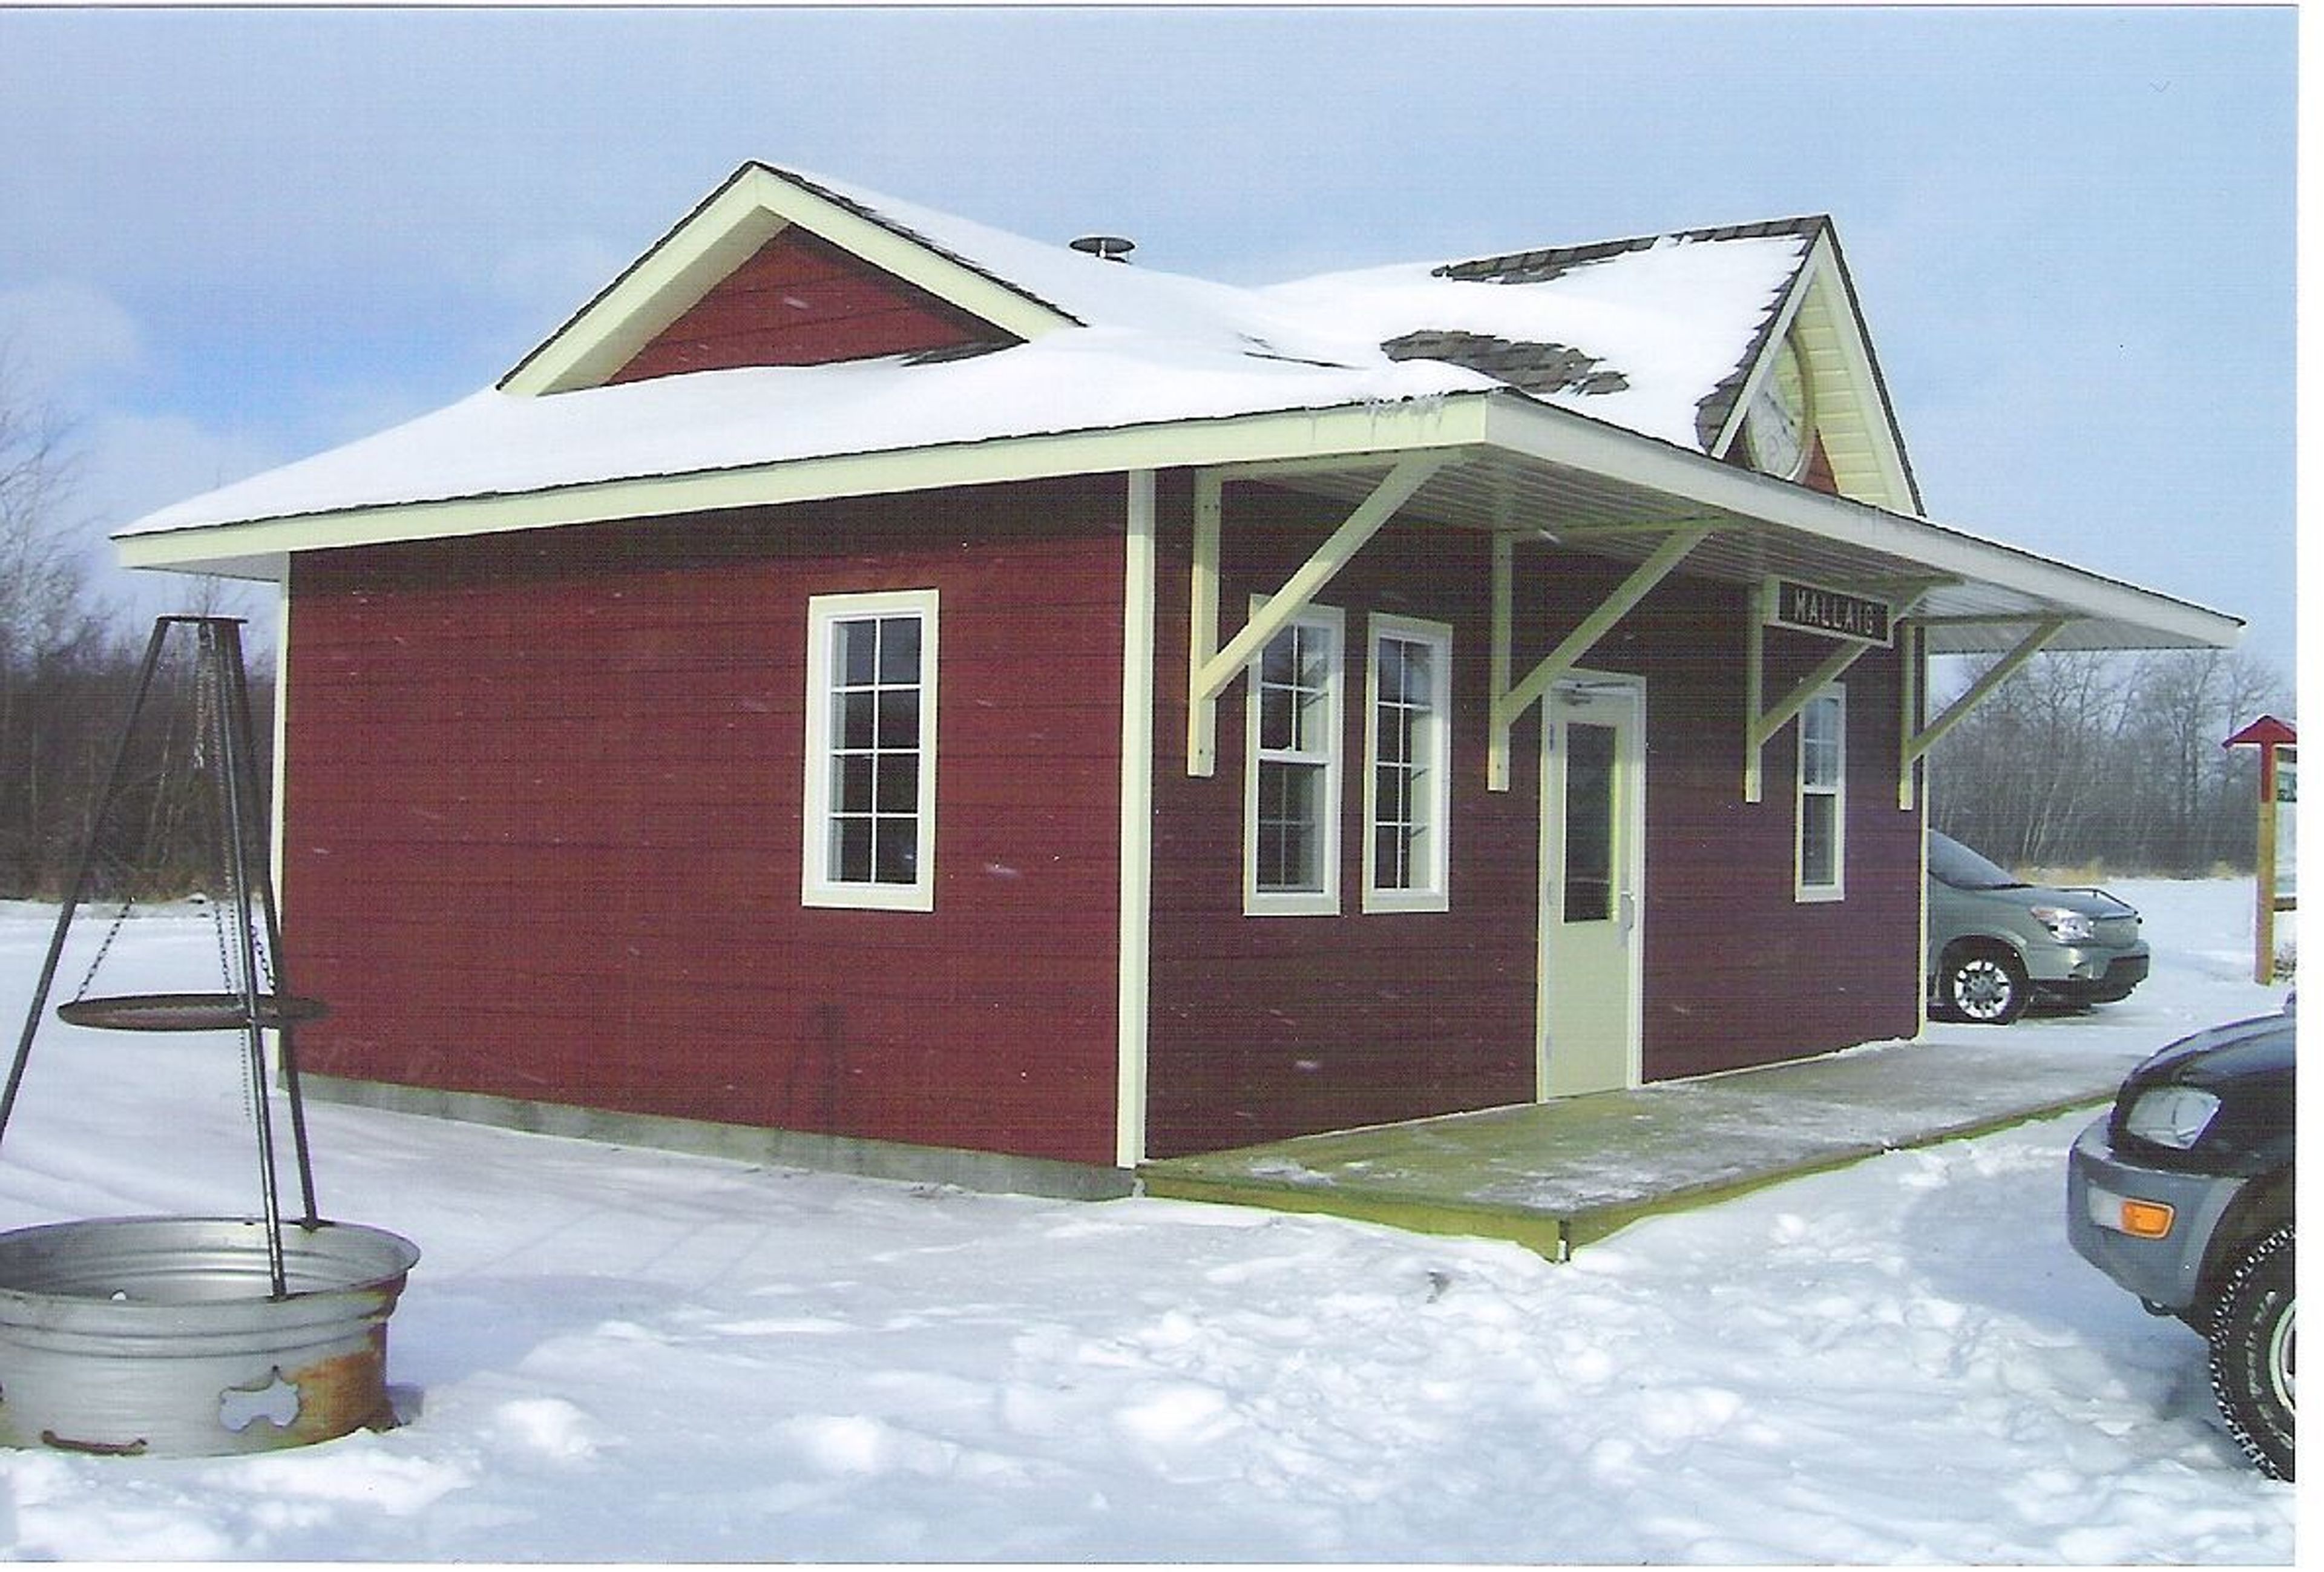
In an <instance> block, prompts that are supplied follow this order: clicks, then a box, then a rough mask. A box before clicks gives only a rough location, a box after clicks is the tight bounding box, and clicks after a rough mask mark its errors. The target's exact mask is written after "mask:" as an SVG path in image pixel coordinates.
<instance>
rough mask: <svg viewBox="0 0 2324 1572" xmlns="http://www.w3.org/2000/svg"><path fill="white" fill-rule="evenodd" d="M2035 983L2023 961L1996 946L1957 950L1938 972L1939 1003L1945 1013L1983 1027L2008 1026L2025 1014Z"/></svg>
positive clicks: (1947, 956)
mask: <svg viewBox="0 0 2324 1572" xmlns="http://www.w3.org/2000/svg"><path fill="white" fill-rule="evenodd" d="M2032 999H2033V981H2032V979H2030V978H2028V977H2027V976H2026V975H2025V966H2024V962H2022V961H2020V960H2019V959H2018V958H2017V957H2015V956H2014V955H2012V954H2010V953H2009V951H2007V950H2006V949H2004V948H2000V947H1999V946H1997V945H1984V944H1980V945H1976V946H1973V947H1970V948H1964V949H1956V950H1953V951H1950V953H1948V954H1947V955H1946V957H1945V964H1944V969H1943V970H1942V971H1941V972H1940V973H1938V974H1937V1002H1938V1003H1940V1004H1941V1005H1942V1006H1943V1007H1944V1009H1945V1012H1946V1013H1948V1014H1950V1015H1952V1016H1954V1017H1955V1018H1957V1019H1959V1020H1962V1021H1969V1022H1976V1023H1977V1024H1978V1025H1980V1026H2006V1025H2008V1024H2009V1023H2010V1022H2013V1021H2015V1020H2016V1019H2017V1018H2018V1017H2019V1016H2020V1015H2023V1014H2024V1013H2025V1006H2026V1005H2027V1004H2028V1003H2031V1002H2032Z"/></svg>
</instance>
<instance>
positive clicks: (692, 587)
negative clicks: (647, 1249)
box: [119, 164, 2237, 1188]
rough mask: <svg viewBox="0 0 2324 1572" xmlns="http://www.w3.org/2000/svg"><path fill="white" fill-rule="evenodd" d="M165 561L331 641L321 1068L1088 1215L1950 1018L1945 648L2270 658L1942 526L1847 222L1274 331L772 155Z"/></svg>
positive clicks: (292, 947) (1351, 295) (142, 546)
mask: <svg viewBox="0 0 2324 1572" xmlns="http://www.w3.org/2000/svg"><path fill="white" fill-rule="evenodd" d="M119 540H120V549H121V551H122V554H123V556H124V559H125V560H127V561H128V562H130V563H131V564H132V565H137V566H152V567H164V568H174V569H198V570H204V571H211V572H226V573H233V574H239V575H244V576H247V577H254V578H263V579H269V580H272V581H273V582H275V583H277V584H278V585H279V586H280V587H281V614H282V619H283V621H282V629H281V684H282V687H281V695H280V698H281V703H280V707H279V712H280V716H281V727H282V732H281V747H280V749H279V756H280V767H281V781H280V783H279V784H280V791H279V793H278V804H279V813H280V858H281V869H280V883H281V891H282V896H283V910H284V916H285V920H286V924H287V927H288V930H289V955H288V958H289V961H290V966H291V971H292V974H293V976H295V977H296V978H297V986H298V988H299V990H300V992H301V993H305V994H313V995H316V996H318V997H321V998H323V999H324V1000H326V1001H327V1003H329V1004H330V1006H331V1012H332V1013H331V1014H330V1016H329V1018H328V1019H327V1021H325V1022H321V1023H319V1024H318V1025H317V1026H315V1027H313V1028H311V1029H309V1031H306V1032H303V1033H302V1034H301V1046H302V1049H303V1050H304V1054H305V1062H306V1066H307V1068H308V1069H309V1073H310V1075H313V1076H316V1077H319V1078H318V1080H317V1083H316V1084H317V1085H318V1086H320V1087H328V1088H334V1089H336V1090H337V1091H338V1092H339V1093H340V1094H341V1095H344V1096H355V1097H363V1098H367V1099H371V1100H374V1101H381V1102H385V1103H389V1104H392V1105H400V1106H406V1107H414V1108H422V1109H431V1110H436V1111H440V1112H445V1113H449V1114H461V1115H467V1116H476V1117H486V1118H493V1119H497V1120H504V1121H510V1122H514V1123H519V1124H528V1125H532V1126H536V1127H542V1128H560V1129H619V1130H621V1131H622V1132H624V1133H628V1134H630V1135H631V1136H632V1137H633V1138H636V1137H639V1136H641V1135H642V1136H643V1137H644V1138H653V1136H654V1133H656V1132H659V1133H660V1135H661V1137H663V1138H667V1139H672V1140H677V1141H679V1142H688V1143H698V1142H705V1141H706V1142H710V1143H711V1144H713V1145H714V1146H716V1145H721V1144H722V1143H723V1144H724V1146H727V1147H733V1148H735V1149H744V1148H747V1149H750V1150H762V1151H771V1152H774V1153H776V1154H778V1155H784V1156H788V1157H792V1158H795V1159H798V1160H801V1161H810V1162H823V1163H827V1164H837V1165H844V1166H853V1167H858V1168H862V1169H867V1170H875V1171H890V1172H905V1171H914V1170H915V1169H916V1168H918V1167H921V1166H922V1165H925V1164H927V1163H929V1162H932V1161H937V1160H938V1159H939V1158H941V1159H942V1160H943V1161H949V1162H951V1163H953V1164H954V1168H953V1169H952V1170H951V1171H954V1172H959V1173H964V1174H967V1175H969V1176H970V1177H972V1178H981V1179H991V1180H992V1181H994V1182H1001V1183H1017V1184H1023V1185H1028V1186H1032V1187H1035V1188H1050V1187H1053V1186H1065V1187H1068V1188H1070V1187H1071V1186H1073V1185H1075V1184H1079V1183H1081V1182H1083V1180H1084V1179H1089V1178H1091V1177H1092V1176H1093V1175H1099V1176H1102V1175H1107V1174H1113V1175H1118V1174H1119V1173H1120V1171H1121V1170H1127V1169H1130V1168H1133V1167H1134V1166H1135V1165H1136V1164H1137V1163H1139V1161H1142V1160H1144V1159H1147V1158H1149V1157H1162V1156H1168V1155H1174V1154H1179V1153H1185V1152H1189V1151H1201V1150H1205V1149H1212V1148H1217V1147H1222V1146H1228V1145H1235V1144H1242V1143H1247V1142H1255V1141H1259V1140H1263V1139H1268V1138H1273V1137H1278V1136H1282V1135H1286V1134H1290V1133H1300V1132H1307V1131H1316V1130H1323V1129H1333V1128H1343V1127H1348V1126H1352V1125H1357V1124H1369V1123H1378V1122H1382V1121H1389V1120H1399V1119H1406V1118H1411V1117H1415V1116H1418V1115H1424V1114H1438V1113H1443V1112H1449V1111H1453V1110H1462V1109H1473V1108H1481V1107H1487V1106H1492V1105H1507V1104H1512V1103H1523V1102H1527V1101H1532V1100H1535V1099H1539V1098H1544V1097H1549V1096H1565V1095H1569V1094H1573V1093H1581V1092H1587V1091H1590V1090H1593V1089H1598V1088H1604V1087H1621V1086H1628V1085H1635V1084H1637V1083H1639V1082H1642V1081H1652V1080H1658V1079H1665V1078H1670V1077H1685V1076H1692V1075H1698V1074H1701V1073H1705V1072H1709V1071H1715V1070H1722V1069H1728V1068H1735V1067H1738V1066H1745V1065H1753V1064H1762V1063H1766V1062H1769V1061H1773V1060H1777V1059H1789V1058H1794V1057H1799V1056H1804V1055H1810V1054H1816V1053H1821V1052H1825V1051H1829V1050H1834V1049H1838V1048H1840V1047H1844V1046H1847V1045H1849V1044H1852V1043H1857V1042H1861V1041H1865V1040H1874V1039H1879V1038H1884V1037H1890V1036H1896V1035H1906V1034H1910V1033H1912V1032H1913V1031H1915V1030H1916V1029H1917V1027H1918V1025H1919V1023H1920V1010H1921V999H1922V979H1921V975H1920V974H1921V965H1920V951H1921V887H1922V857H1923V850H1922V847H1923V816H1922V801H1923V790H1924V780H1923V776H1924V773H1925V769H1926V765H1925V761H1924V758H1923V754H1924V752H1925V750H1926V749H1927V747H1928V745H1929V744H1931V743H1932V741H1933V740H1934V738H1935V737H1936V736H1937V735H1941V732H1942V730H1943V729H1944V728H1945V726H1947V725H1948V724H1950V720H1951V719H1952V718H1955V717H1957V716H1958V714H1960V713H1961V710H1960V707H1959V706H1956V707H1953V708H1952V709H1951V710H1949V711H1947V712H1946V713H1942V714H1935V713H1932V706H1931V705H1930V704H1929V703H1928V702H1927V699H1926V696H1925V691H1924V681H1923V673H1924V671H1925V669H1926V662H1927V660H1928V658H1929V657H1930V656H1931V655H1932V654H1937V653H1944V652H1995V653H1997V654H2000V655H2002V656H2003V657H2004V661H2003V663H2002V668H2001V669H2002V670H2006V669H2008V668H2009V667H2011V666H2013V665H2014V664H2015V663H2016V662H2018V661H2023V660H2024V659H2025V658H2027V657H2028V656H2030V655H2032V654H2033V653H2034V652H2037V651H2039V650H2042V649H2044V648H2052V649H2055V648H2116V647H2159V646H2172V645H2190V646H2203V645H2218V644H2224V643H2229V642H2231V641H2232V639H2233V638H2234V637H2235V634H2236V626H2237V624H2236V623H2235V622H2234V621H2233V620H2232V619H2229V618H2227V617H2224V616H2221V615H2218V614H2216V613H2212V612H2209V611H2205V610H2203V609H2201V608H2199V607H2196V606H2189V605H2187V604H2185V603H2182V602H2180V601H2176V600H2172V599H2170V598H2167V597H2165V596H2159V595H2155V594H2153V593H2150V592H2147V591H2144V590H2140V589H2135V588H2133V587H2129V586H2126V585H2125V584H2122V583H2119V582H2117V581H2115V580H2112V579H2109V578H2103V577H2099V576H2098V575H2095V574H2092V573H2089V572H2086V571H2082V570H2080V569H2073V568H2070V567H2067V566H2065V565H2062V564H2060V563H2057V562H2054V561H2050V560H2046V559H2042V558H2039V557H2035V556H2033V555H2032V554H2030V553H2027V552H2024V551H2021V550H2015V549H2013V548H2010V547H2007V546H2006V545H2002V544H1999V543H1997V542H1994V541H1987V540H1983V539H1979V538H1977V537H1974V536H1971V535H1969V534H1966V533H1963V532H1960V531H1957V530H1953V529H1949V528H1946V527H1944V526H1942V525H1940V524H1938V523H1935V522H1931V521H1929V520H1927V519H1926V518H1924V517H1923V516H1922V513H1921V509H1920V505H1919V499H1918V495H1917V492H1916V490H1915V487H1914V481H1913V476H1912V472H1911V469H1910V467H1909V466H1908V465H1907V463H1906V460H1905V457H1904V444H1903V441H1902V439H1901V438H1900V436H1899V433H1898V431H1897V429H1896V425H1895V420H1894V418H1893V415H1892V413H1891V411H1890V409H1889V407H1888V404H1887V402H1886V395H1885V393H1884V390H1883V387H1882V384H1881V380H1880V376H1879V373H1878V369H1877V361H1876V359H1875V357H1874V356H1873V352H1872V346H1871V343H1870V340H1869V338H1868V337H1867V333H1866V330H1865V325H1864V321H1863V319H1862V316H1861V314H1860V312H1859V310H1858V302H1857V299H1856V296H1855V294H1854V291H1853V289H1852V287H1851V285H1850V283H1849V277H1848V273H1847V270H1846V268H1845V266H1844V264H1843V263H1842V260H1841V256H1840V249H1839V245H1838V242H1837V240H1836V237H1835V236H1834V234H1833V231H1832V228H1831V225H1830V224H1829V223H1828V222H1827V221H1825V220H1822V219H1803V220H1794V221H1784V222H1778V223H1771V224H1766V225H1757V226H1750V227H1737V228H1727V229H1718V230H1703V231H1694V232H1689V233H1685V234H1679V235H1670V236H1652V237H1646V238H1642V239H1637V240H1628V241H1619V242H1613V243H1608V244H1600V245H1584V246H1571V247H1561V248H1554V249H1542V250H1533V251H1525V252H1517V253H1512V254H1507V255H1502V256H1495V257H1483V258H1474V259H1466V260H1462V261H1458V262H1453V263H1449V264H1443V265H1424V266H1414V267H1395V268H1383V269H1378V270H1372V271H1368V272H1362V273H1348V274H1341V275H1335V276H1333V277H1328V278H1323V279H1315V280H1307V281H1302V282H1298V283H1295V284H1287V285H1284V286H1279V287H1277V288H1273V289H1265V290H1243V289H1234V288H1229V287H1226V286H1222V285H1216V284H1211V283H1207V282H1202V281H1198V280H1194V279H1189V278H1184V277H1177V276H1173V275H1170V274H1167V273H1161V272H1158V271H1155V270H1151V269H1148V268H1146V267H1143V266H1139V265H1134V264H1124V263H1122V262H1120V261H1118V260H1109V259H1105V258H1102V257H1100V256H1098V255H1095V254H1090V253H1088V252H1085V251H1081V250H1075V249H1072V248H1069V247H1067V246H1065V245H1047V244H1040V243H1036V242H1033V241H1029V240H1026V239H1023V238H1021V237H1019V236H1010V235H1006V234H1002V233H1000V232H997V231H994V230H991V229H987V228H984V227H980V226H977V225H973V224H970V223H967V222H965V221H963V220H961V219H958V218H954V217H949V216H946V215H944V214H940V213H936V212H932V211H929V210H927V209H923V208H917V207H913V206H911V205H909V204H906V203H901V202H897V201H894V200H891V199H886V198H882V197H878V196H874V195H871V194H870V193H865V192H862V191H855V190H844V189H841V188H839V187H837V186H835V185H833V184H831V183H829V182H824V181H818V180H809V179H807V178H805V177H802V176H799V175H797V174H794V173H789V172H787V171H779V170H776V169H772V168H769V167H766V166H763V165H759V164H751V165H746V166H745V167H744V168H742V170H741V171H738V172H737V173H736V174H735V175H734V176H733V178H732V180H729V181H728V182H727V183H726V184H725V185H724V187H722V188H721V189H720V190H718V191H716V192H715V193H714V194H713V195H712V196H711V197H709V198H708V199H706V200H705V202H704V203H703V204H702V205H701V206H700V207H698V208H696V210H695V211H694V212H693V213H691V214H690V215H688V216H687V217H686V218H685V219H684V220H683V221H682V222H680V223H679V224H678V227H676V228H674V229H673V230H672V231H671V232H670V233H669V235H668V236H665V237H664V238H663V239H662V240H661V241H660V242H659V243H658V244H657V245H654V246H653V247H652V248H651V249H650V250H649V251H648V252H647V253H646V254H644V255H643V256H642V257H641V258H640V259H639V260H638V261H637V263H636V264H633V265H632V267H631V268H630V269H629V270H628V271H627V272H625V273H623V274H622V276H621V277H620V278H618V279H616V280H615V281H614V282H613V283H612V284H611V285H609V286H608V287H607V288H606V289H605V290H604V291H603V292H602V293H601V294H599V295H598V296H597V297H596V298H595V300H594V301H591V302H589V303H588V304H587V305H586V307H584V308H583V309H582V310H580V311H579V312H578V313H577V314H576V316H574V317H573V318H572V319H570V320H569V321H567V323H566V324H565V325H564V326H563V327H562V328H559V329H558V331H557V332H556V333H555V334H554V335H553V336H552V337H551V338H549V340H548V341H547V342H546V343H544V344H543V345H541V346H540V347H539V348H538V349H537V350H535V351H534V352H533V353H532V354H531V355H530V356H528V357H527V358H526V359H525V360H524V362H523V363H522V364H521V365H519V366H517V367H516V368H515V369H514V370H513V371H512V372H511V373H510V374H509V375H507V376H506V377H505V378H504V379H503V381H502V382H501V383H500V384H498V385H496V386H495V387H493V388H491V389H488V390H486V391H484V392H482V393H477V394H475V395H474V396H473V397H471V398H468V399H466V400H464V401H462V402H459V403H457V404H455V405H453V406H451V407H450V408H448V409H447V410H444V411H438V413H436V414H433V415H429V416H427V417H424V418H422V419H420V420H419V421H414V422H411V423H410V424H409V425H406V426H403V427H400V428H398V429H396V430H390V431H387V432H384V433H382V434H381V435H379V436H377V437H374V438H371V439H366V440H364V441H362V442H358V443H355V444H354V445H352V446H350V447H347V448H341V449H337V450H336V451H333V452H330V453H326V454H323V455H320V456H318V457H317V458H311V459H309V460H306V461H304V462H302V463H299V464H294V465H291V466H289V467H285V468H282V469H280V470H276V471H273V472H271V473H269V474H266V475H263V476H257V477H255V478H254V479H252V480H249V481H245V482H243V483H241V484H239V485H232V486H228V487H226V488H225V489H223V490H220V491H217V492H214V493H212V494H209V495H206V496H203V497H199V498H196V499H194V500H193V501H190V502H188V503H185V504H180V505H179V506H176V507H173V508H171V509H168V510H166V511H164V512H162V513H157V514H154V515H152V516H151V517H148V518H146V519H143V520H141V521H139V522H137V523H135V524H134V525H132V526H130V527H129V529H127V530H126V531H124V532H123V534H122V535H121V536H120V538H119ZM1978 697H1979V694H1978V693H1976V692H1972V693H1971V694H1970V695H1969V696H1968V698H1966V699H1965V700H1964V701H1963V702H1964V703H1974V702H1975V701H1976V699H1977V698H1978ZM963 1154H990V1156H991V1158H992V1159H993V1160H994V1161H992V1162H991V1163H982V1162H981V1160H978V1159H975V1158H973V1157H969V1156H964V1155H963ZM1053 1165H1054V1166H1053ZM1101 1182H1102V1181H1101Z"/></svg>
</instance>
